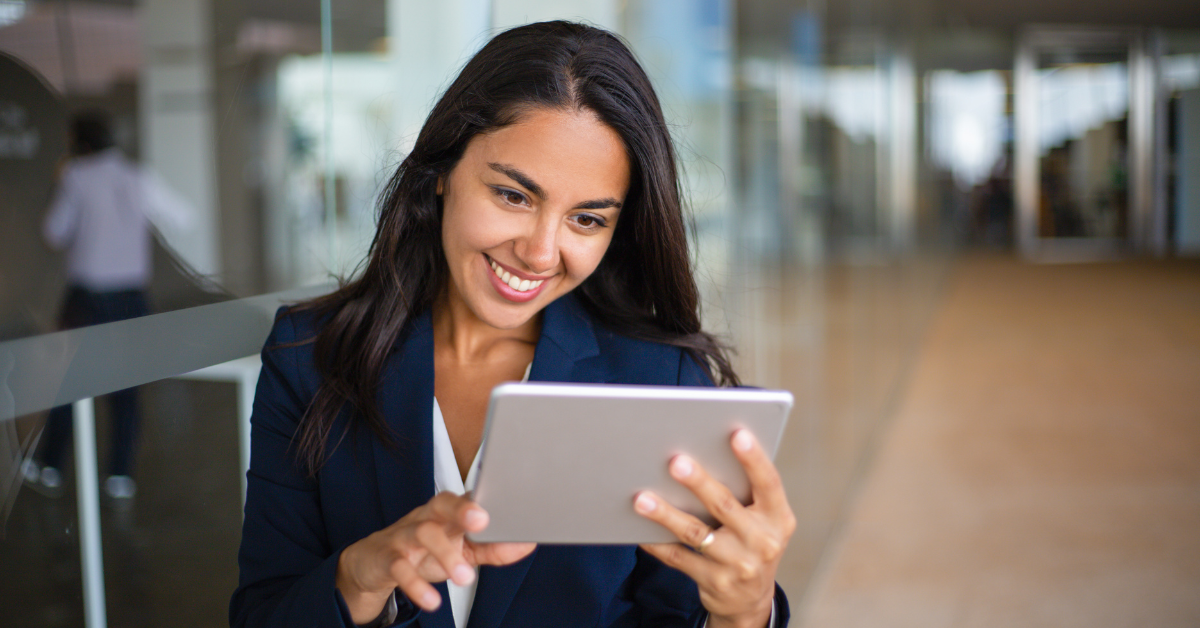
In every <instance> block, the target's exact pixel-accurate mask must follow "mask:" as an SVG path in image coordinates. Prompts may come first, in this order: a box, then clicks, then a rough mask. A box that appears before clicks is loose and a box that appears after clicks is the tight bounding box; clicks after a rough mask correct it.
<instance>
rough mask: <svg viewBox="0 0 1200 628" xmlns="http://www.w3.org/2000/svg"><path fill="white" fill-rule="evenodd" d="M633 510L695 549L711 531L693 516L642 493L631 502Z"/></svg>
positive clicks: (646, 493) (644, 492)
mask: <svg viewBox="0 0 1200 628" xmlns="http://www.w3.org/2000/svg"><path fill="white" fill-rule="evenodd" d="M633 509H634V510H636V511H637V513H638V514H640V515H642V516H643V517H645V518H647V519H649V520H651V521H653V522H655V523H657V524H659V525H661V526H662V527H664V528H666V529H667V530H669V531H670V532H671V534H674V535H675V538H677V539H679V540H680V541H681V542H682V543H683V544H684V545H687V546H690V547H697V546H699V545H700V543H701V542H702V541H704V537H706V536H708V533H709V532H712V531H713V529H712V528H711V527H709V525H708V524H707V523H704V522H703V521H701V520H700V519H698V518H696V517H695V516H693V515H690V514H688V513H686V512H683V511H682V510H680V509H678V508H676V507H674V506H672V505H671V504H668V503H667V502H665V501H663V499H662V498H660V497H659V496H657V495H655V494H654V493H651V492H650V491H642V492H640V493H638V494H637V497H635V498H634V500H633Z"/></svg>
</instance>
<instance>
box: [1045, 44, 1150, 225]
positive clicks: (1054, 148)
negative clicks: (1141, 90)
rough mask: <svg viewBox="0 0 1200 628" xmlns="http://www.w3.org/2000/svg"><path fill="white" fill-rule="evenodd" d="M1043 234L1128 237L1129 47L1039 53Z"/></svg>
mask: <svg viewBox="0 0 1200 628" xmlns="http://www.w3.org/2000/svg"><path fill="white" fill-rule="evenodd" d="M1037 90H1038V111H1037V120H1038V135H1037V137H1038V155H1039V170H1040V172H1041V181H1040V183H1041V193H1040V200H1039V214H1038V234H1039V235H1040V236H1041V237H1043V238H1080V237H1084V238H1124V237H1125V236H1126V235H1127V233H1128V229H1129V226H1128V224H1129V69H1128V67H1127V64H1126V53H1125V52H1118V51H1114V52H1090V53H1089V52H1084V51H1079V52H1073V53H1069V54H1064V53H1043V54H1041V55H1039V58H1038V70H1037Z"/></svg>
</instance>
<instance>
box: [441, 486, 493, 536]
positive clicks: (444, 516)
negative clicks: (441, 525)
mask: <svg viewBox="0 0 1200 628" xmlns="http://www.w3.org/2000/svg"><path fill="white" fill-rule="evenodd" d="M428 506H429V509H430V510H431V511H432V513H433V516H434V517H436V518H437V519H439V520H441V521H444V522H446V523H449V524H451V525H452V526H453V527H454V528H455V529H456V530H460V531H465V532H478V531H479V530H482V529H484V528H486V527H487V522H488V516H487V512H486V511H484V510H483V508H480V507H479V506H478V505H477V504H476V503H475V502H473V501H471V499H470V498H469V497H467V496H465V495H457V494H455V493H452V492H450V491H442V492H441V493H438V494H437V496H435V497H434V498H433V499H431V500H429V504H428Z"/></svg>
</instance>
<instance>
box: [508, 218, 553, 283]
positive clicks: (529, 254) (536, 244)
mask: <svg viewBox="0 0 1200 628" xmlns="http://www.w3.org/2000/svg"><path fill="white" fill-rule="evenodd" d="M516 245H517V246H516V254H517V257H519V258H520V259H521V261H522V262H524V263H525V267H526V268H528V269H529V271H530V272H532V273H535V274H539V275H540V274H542V273H548V272H551V271H553V270H554V268H555V267H556V266H558V225H557V224H555V222H554V221H551V220H546V219H542V218H539V219H538V220H537V222H536V223H535V224H534V225H532V228H531V230H530V232H529V233H527V234H526V235H525V236H524V237H522V238H519V239H518V240H517V243H516Z"/></svg>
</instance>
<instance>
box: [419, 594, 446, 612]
mask: <svg viewBox="0 0 1200 628" xmlns="http://www.w3.org/2000/svg"><path fill="white" fill-rule="evenodd" d="M441 603H442V596H440V595H438V594H437V592H436V591H429V592H428V593H426V594H425V595H422V596H421V606H424V607H425V608H427V609H430V610H432V609H435V608H437V607H438V606H439V605H441Z"/></svg>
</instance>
